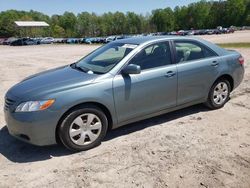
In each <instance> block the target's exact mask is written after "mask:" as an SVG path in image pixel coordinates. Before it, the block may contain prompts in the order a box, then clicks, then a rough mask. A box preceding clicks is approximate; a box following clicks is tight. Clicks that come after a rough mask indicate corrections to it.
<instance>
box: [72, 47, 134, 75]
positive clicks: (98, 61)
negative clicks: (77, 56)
mask: <svg viewBox="0 0 250 188" xmlns="http://www.w3.org/2000/svg"><path fill="white" fill-rule="evenodd" d="M136 47H137V45H135V44H124V43H109V44H107V45H104V46H102V47H100V48H98V49H97V50H96V51H94V52H93V53H91V54H89V55H88V56H86V57H84V58H83V59H81V60H80V61H79V62H77V64H76V67H77V68H80V69H81V70H84V71H85V72H88V73H92V74H93V73H94V74H104V73H107V72H109V71H110V70H111V69H112V68H113V67H115V66H116V65H117V64H118V63H119V62H120V61H121V60H122V59H123V58H124V57H126V56H127V55H128V54H129V53H130V52H131V51H132V50H133V49H134V48H136Z"/></svg>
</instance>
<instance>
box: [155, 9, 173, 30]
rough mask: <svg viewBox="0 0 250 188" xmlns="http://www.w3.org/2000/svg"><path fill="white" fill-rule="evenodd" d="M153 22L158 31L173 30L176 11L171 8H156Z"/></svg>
mask: <svg viewBox="0 0 250 188" xmlns="http://www.w3.org/2000/svg"><path fill="white" fill-rule="evenodd" d="M151 22H152V23H153V24H154V25H155V26H156V28H157V31H160V32H163V31H172V30H173V29H174V27H175V17H174V12H173V11H172V9H170V8H165V9H157V10H154V11H153V12H152V19H151Z"/></svg>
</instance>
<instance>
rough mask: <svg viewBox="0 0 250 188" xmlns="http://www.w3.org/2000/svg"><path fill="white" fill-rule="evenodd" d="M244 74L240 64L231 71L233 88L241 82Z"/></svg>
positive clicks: (242, 66)
mask: <svg viewBox="0 0 250 188" xmlns="http://www.w3.org/2000/svg"><path fill="white" fill-rule="evenodd" d="M244 74H245V68H244V65H240V66H238V67H237V68H236V69H235V71H234V72H233V79H234V88H233V89H235V88H237V87H238V86H239V85H240V84H241V82H242V80H243V78H244Z"/></svg>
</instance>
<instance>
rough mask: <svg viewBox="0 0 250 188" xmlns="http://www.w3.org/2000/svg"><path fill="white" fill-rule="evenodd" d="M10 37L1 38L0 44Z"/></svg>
mask: <svg viewBox="0 0 250 188" xmlns="http://www.w3.org/2000/svg"><path fill="white" fill-rule="evenodd" d="M7 39H8V38H0V45H3V43H4V42H5V41H6V40H7Z"/></svg>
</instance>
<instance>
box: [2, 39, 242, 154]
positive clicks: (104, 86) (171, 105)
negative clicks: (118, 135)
mask: <svg viewBox="0 0 250 188" xmlns="http://www.w3.org/2000/svg"><path fill="white" fill-rule="evenodd" d="M243 75H244V59H243V57H242V56H241V54H239V53H238V52H236V51H232V50H225V49H223V48H220V47H219V46H217V45H215V44H212V43H210V42H207V41H204V40H201V39H198V38H191V37H179V36H168V37H134V38H129V39H123V40H116V41H114V42H110V43H109V44H107V45H104V46H102V47H100V48H99V49H97V50H95V51H94V52H92V53H91V54H89V55H87V56H86V57H84V58H82V59H81V60H79V61H78V62H76V63H73V64H71V65H68V66H63V67H59V68H56V69H53V70H49V71H46V72H43V73H39V74H36V75H33V76H30V77H28V78H26V79H25V80H23V81H22V82H20V83H19V84H17V85H15V86H13V87H12V88H11V89H10V90H9V91H8V92H7V93H6V95H5V105H4V114H5V119H6V122H7V127H8V130H9V133H10V134H11V135H13V136H15V137H16V138H18V139H20V140H23V141H25V142H28V143H32V144H35V145H40V146H42V145H51V144H55V143H56V142H57V141H59V140H60V142H62V143H63V144H64V146H65V147H67V148H69V149H71V150H73V151H82V150H87V149H90V148H93V147H95V146H97V145H99V144H100V143H101V141H102V140H103V138H104V137H105V135H106V133H107V131H108V130H109V129H114V128H117V127H120V126H122V125H126V124H128V123H132V122H135V121H139V120H142V119H146V118H150V117H153V116H156V115H160V114H164V113H167V112H170V111H174V110H177V109H181V108H185V107H187V106H191V105H195V104H199V103H205V104H206V105H207V106H208V107H209V108H211V109H219V108H222V107H223V106H224V105H225V104H226V103H227V101H228V100H229V97H230V93H231V92H232V91H233V90H234V89H235V88H236V87H237V86H238V85H239V84H240V83H241V81H242V79H243ZM57 139H58V140H57Z"/></svg>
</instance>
